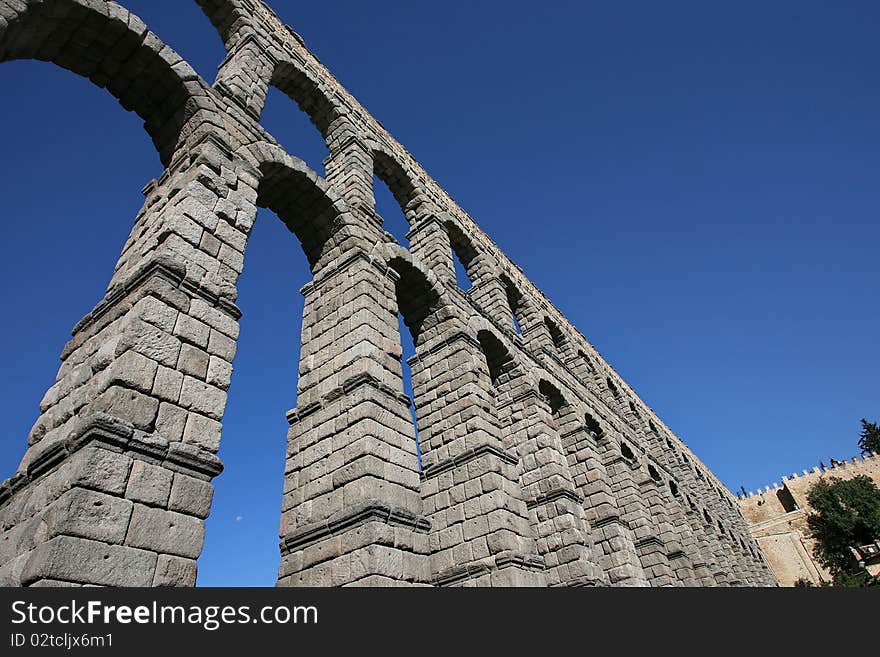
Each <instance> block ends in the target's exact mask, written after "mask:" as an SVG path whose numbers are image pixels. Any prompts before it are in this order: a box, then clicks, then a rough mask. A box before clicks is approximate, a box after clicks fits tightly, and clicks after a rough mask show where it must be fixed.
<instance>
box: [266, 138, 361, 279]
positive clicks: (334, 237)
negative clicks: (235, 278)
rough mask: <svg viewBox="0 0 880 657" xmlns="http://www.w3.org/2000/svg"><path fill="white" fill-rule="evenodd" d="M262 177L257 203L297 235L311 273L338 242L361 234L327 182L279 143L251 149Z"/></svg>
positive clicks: (354, 221) (345, 207)
mask: <svg viewBox="0 0 880 657" xmlns="http://www.w3.org/2000/svg"><path fill="white" fill-rule="evenodd" d="M249 154H250V156H251V158H252V159H253V161H254V162H255V164H256V166H257V168H258V170H259V172H260V180H259V183H258V185H257V205H259V206H260V207H264V208H267V209H269V210H272V211H273V212H274V213H275V214H276V215H277V216H278V218H279V219H281V221H283V222H284V224H285V225H286V226H287V227H288V228H289V229H290V231H291V232H292V233H293V234H294V235H296V236H297V238H298V239H299V241H300V244H302V247H303V251H305V254H306V258H308V261H309V266H310V267H311V269H312V273H315V272H316V271H317V269H318V267H319V265H320V264H321V260H322V257H323V256H324V255H325V254H326V253H327V251H328V250H330V249H331V248H332V247H333V246H334V245H335V244H337V243H339V242H340V241H342V240H344V239H346V238H348V237H352V236H354V235H356V234H357V233H358V228H357V225H356V220H355V219H354V217H353V215H352V214H351V213H349V212H348V208H347V206H346V204H345V202H344V201H343V200H342V199H340V198H339V196H338V195H337V194H336V192H334V191H333V190H332V189H331V188H330V186H329V185H328V184H327V182H326V181H325V180H324V179H323V178H321V177H319V176H318V175H317V174H316V173H315V172H314V171H312V170H311V169H309V168H308V166H306V164H305V163H304V162H303V161H302V160H300V159H298V158H295V157H293V156H291V155H288V154H287V153H285V152H284V151H283V150H282V149H281V148H279V147H278V146H274V145H271V144H266V143H260V144H256V145H254V146H252V147H251V148H250V149H249Z"/></svg>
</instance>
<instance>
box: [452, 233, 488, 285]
mask: <svg viewBox="0 0 880 657" xmlns="http://www.w3.org/2000/svg"><path fill="white" fill-rule="evenodd" d="M444 227H445V228H446V233H447V234H448V235H449V245H450V247H451V248H452V252H453V254H454V256H455V257H457V258H458V260H459V262H461V265H462V267H464V270H465V273H466V274H467V277H468V278H469V279H470V282H471V286H472V287H473V286H475V285H479V283H480V280H481V274H482V271H481V269H482V268H481V267H480V261H481V253H480V250H479V249H478V248H477V246H476V245H475V244H474V242H473V240H472V239H471V238H470V237H469V236H468V235H467V234H465V232H464V231H463V230H462V229H461V228H460V227H459V226H458V225H457V224H456V223H455V222H453V221H447V222H446V223H445V224H444ZM465 291H467V290H465Z"/></svg>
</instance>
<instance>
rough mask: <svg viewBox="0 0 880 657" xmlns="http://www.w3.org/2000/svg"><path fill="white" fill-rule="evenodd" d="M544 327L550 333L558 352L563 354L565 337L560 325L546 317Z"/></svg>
mask: <svg viewBox="0 0 880 657" xmlns="http://www.w3.org/2000/svg"><path fill="white" fill-rule="evenodd" d="M544 325H545V326H546V327H547V331H548V332H549V333H550V340H551V341H552V342H553V346H554V347H555V348H556V351H559V352H562V351H563V350H564V349H565V335H564V334H563V333H562V330H561V329H560V328H559V325H558V324H557V323H556V322H554V321H553V320H552V319H550V318H549V317H544Z"/></svg>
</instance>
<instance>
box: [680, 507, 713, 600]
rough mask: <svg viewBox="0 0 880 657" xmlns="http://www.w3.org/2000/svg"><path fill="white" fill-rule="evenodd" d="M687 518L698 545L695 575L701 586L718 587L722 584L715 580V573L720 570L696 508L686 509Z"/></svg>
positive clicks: (694, 562)
mask: <svg viewBox="0 0 880 657" xmlns="http://www.w3.org/2000/svg"><path fill="white" fill-rule="evenodd" d="M685 517H686V518H687V522H688V525H690V528H691V533H692V534H693V536H694V540H695V541H696V545H697V555H698V556H697V557H696V558H695V559H693V567H694V575H695V576H696V577H697V578H698V579H699V581H700V585H701V586H718V585H719V584H720V582H718V580H716V579H715V573H716V572H718V571H719V570H720V568H719V566H718V563H717V561H716V560H715V553H714V552H712V548H711V544H710V541H709V536H708V534H707V533H706V531H705V527H704V525H703V519H702V517H701V515H700V513H699V512H698V511H697V510H696V508H695V507H692V506H691V505H690V504H688V505H687V508H686V509H685Z"/></svg>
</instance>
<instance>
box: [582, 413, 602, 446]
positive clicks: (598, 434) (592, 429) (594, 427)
mask: <svg viewBox="0 0 880 657" xmlns="http://www.w3.org/2000/svg"><path fill="white" fill-rule="evenodd" d="M584 424H585V425H586V427H587V431H588V432H589V433H590V435H591V436H593V438H595V439H596V440H599V439H600V438H602V436H603V435H604V432H603V431H602V425H601V424H599V421H598V420H596V418H594V417H593V416H592V415H590V414H589V413H587V414H586V415H584Z"/></svg>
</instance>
